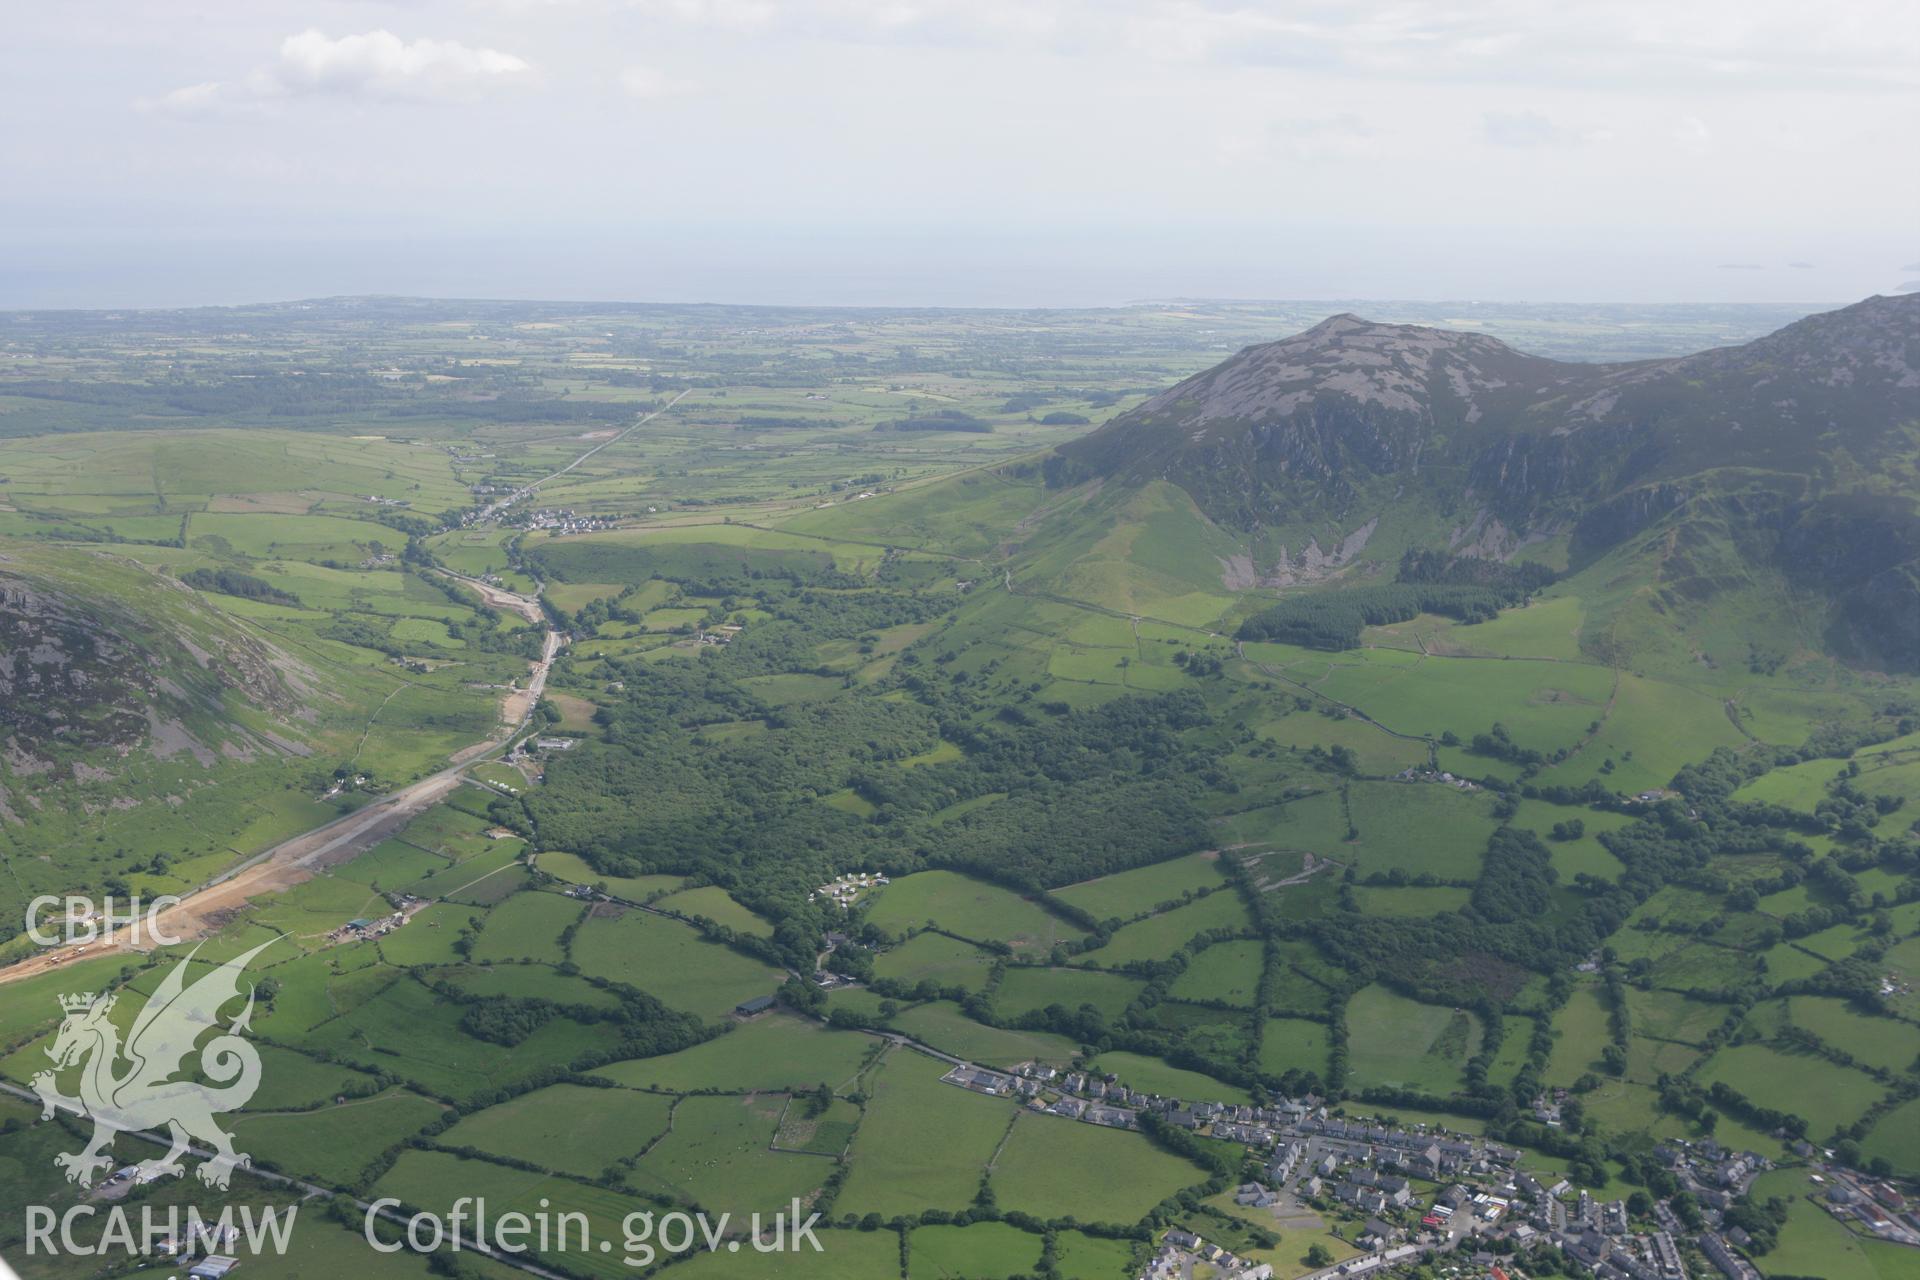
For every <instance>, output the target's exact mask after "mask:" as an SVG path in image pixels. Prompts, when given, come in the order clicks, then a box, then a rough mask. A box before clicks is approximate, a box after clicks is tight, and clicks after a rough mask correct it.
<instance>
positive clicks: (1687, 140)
mask: <svg viewBox="0 0 1920 1280" xmlns="http://www.w3.org/2000/svg"><path fill="white" fill-rule="evenodd" d="M1673 140H1674V141H1675V142H1677V143H1679V144H1680V145H1681V146H1683V147H1685V148H1687V149H1688V150H1689V151H1705V150H1706V149H1707V148H1708V147H1710V146H1712V145H1713V130H1712V129H1710V128H1708V127H1707V122H1706V121H1705V120H1702V119H1701V118H1700V117H1699V116H1682V117H1681V118H1680V119H1679V121H1677V122H1676V123H1675V124H1674V126H1673Z"/></svg>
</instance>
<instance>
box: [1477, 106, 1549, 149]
mask: <svg viewBox="0 0 1920 1280" xmlns="http://www.w3.org/2000/svg"><path fill="white" fill-rule="evenodd" d="M1480 132H1481V133H1482V134H1483V135H1484V136H1485V138H1486V140H1487V141H1488V142H1491V143H1492V144H1493V145H1494V146H1496V147H1551V146H1557V145H1559V144H1561V143H1564V142H1566V141H1567V140H1568V138H1569V135H1568V133H1567V131H1566V130H1565V129H1562V128H1561V127H1560V126H1559V125H1557V124H1555V123H1554V122H1553V121H1551V120H1549V119H1547V117H1545V116H1543V115H1541V114H1540V113H1539V112H1538V111H1489V112H1487V113H1486V114H1485V115H1484V116H1481V117H1480Z"/></svg>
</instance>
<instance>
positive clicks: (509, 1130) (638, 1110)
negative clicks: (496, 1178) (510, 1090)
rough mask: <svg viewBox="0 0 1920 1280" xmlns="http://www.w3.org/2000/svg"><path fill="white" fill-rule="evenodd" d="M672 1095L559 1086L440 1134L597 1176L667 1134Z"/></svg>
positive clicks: (442, 1140)
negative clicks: (616, 1162) (667, 1096)
mask: <svg viewBox="0 0 1920 1280" xmlns="http://www.w3.org/2000/svg"><path fill="white" fill-rule="evenodd" d="M671 1111H672V1104H671V1100H670V1099H668V1098H665V1097H662V1096H661V1095H659V1094H652V1093H635V1092H633V1091H631V1090H628V1089H587V1088H582V1087H581V1086H579V1085H574V1084H556V1085H552V1086H550V1087H548V1088H545V1089H539V1090H536V1091H534V1092H533V1093H527V1094H522V1095H521V1096H519V1097H518V1098H515V1099H513V1100H512V1101H510V1102H503V1103H500V1104H499V1105H497V1106H493V1107H488V1108H487V1109H486V1110H485V1111H481V1112H479V1113H477V1114H475V1115H470V1116H467V1117H465V1118H464V1119H462V1120H461V1121H460V1122H459V1123H458V1124H456V1125H454V1126H453V1127H452V1128H451V1129H448V1130H447V1131H446V1132H445V1133H443V1134H441V1135H440V1136H439V1137H438V1138H436V1139H435V1142H436V1143H437V1144H438V1145H440V1146H443V1147H472V1148H474V1149H475V1150H478V1151H484V1152H487V1153H489V1154H493V1155H500V1156H509V1157H517V1158H519V1159H523V1160H526V1159H531V1160H533V1161H534V1163H536V1164H541V1165H545V1166H546V1167H548V1168H550V1169H553V1170H554V1171H555V1172H557V1173H568V1174H572V1175H573V1176H574V1177H577V1178H589V1179H591V1178H597V1177H599V1176H600V1175H601V1174H602V1173H604V1172H605V1171H606V1170H607V1169H608V1168H609V1167H610V1166H612V1165H613V1163H614V1162H615V1161H617V1160H620V1159H622V1158H624V1157H628V1156H637V1155H639V1154H640V1153H641V1152H642V1151H644V1150H645V1149H646V1148H647V1145H648V1144H649V1143H651V1142H652V1141H653V1140H654V1139H656V1138H658V1137H659V1136H660V1135H661V1134H662V1133H665V1132H666V1129H667V1124H668V1120H669V1117H670V1114H671Z"/></svg>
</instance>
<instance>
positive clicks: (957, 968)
mask: <svg viewBox="0 0 1920 1280" xmlns="http://www.w3.org/2000/svg"><path fill="white" fill-rule="evenodd" d="M992 964H993V957H992V956H991V955H990V954H989V953H987V952H985V951H982V950H981V949H980V948H979V947H976V946H974V945H973V944H972V943H971V942H962V941H960V940H959V939H958V938H950V937H948V936H947V935H946V934H944V933H934V932H932V931H931V930H929V931H927V932H925V933H919V934H915V935H914V936H913V937H911V938H909V939H907V940H906V941H905V942H903V943H901V944H900V945H898V946H895V947H889V948H887V950H886V951H884V952H882V953H881V955H880V958H879V959H878V960H876V961H875V962H874V965H873V973H874V976H875V977H877V978H888V979H891V980H893V981H895V982H904V983H906V984H908V985H909V986H917V985H918V984H920V983H922V982H931V983H933V984H934V985H935V986H936V987H939V988H941V989H943V990H944V989H946V988H949V987H959V988H961V989H962V990H966V991H978V990H980V988H982V987H984V986H986V985H987V979H988V977H989V976H990V973H991V966H992Z"/></svg>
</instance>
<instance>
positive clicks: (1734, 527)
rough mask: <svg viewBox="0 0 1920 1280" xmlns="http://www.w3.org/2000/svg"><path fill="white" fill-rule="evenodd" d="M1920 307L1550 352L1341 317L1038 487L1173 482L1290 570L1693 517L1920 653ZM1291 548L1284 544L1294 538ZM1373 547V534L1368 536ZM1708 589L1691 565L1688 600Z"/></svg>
mask: <svg viewBox="0 0 1920 1280" xmlns="http://www.w3.org/2000/svg"><path fill="white" fill-rule="evenodd" d="M1917 459H1920V297H1913V296H1908V297H1895V298H1870V299H1868V300H1866V301H1864V302H1861V303H1859V304H1857V305H1855V306H1852V307H1848V308H1846V309H1844V310H1841V311H1836V312H1832V313H1829V314H1825V315H1819V316H1814V317H1810V318H1809V319H1806V320H1803V321H1800V322H1798V323H1796V324H1793V325H1789V326H1788V327H1787V328H1785V329H1782V330H1780V331H1779V332H1777V333H1774V334H1771V335H1769V336H1767V337H1765V338H1761V339H1759V340H1757V341H1754V342H1750V343H1747V344H1745V345H1743V346H1738V347H1729V348H1724V349H1720V350H1715V351H1708V352H1703V353H1701V354H1699V355H1694V356H1686V357H1682V358H1679V359H1671V360H1656V361H1643V362H1637V363H1632V364H1615V365H1591V364H1573V363H1567V362H1563V361H1555V360H1546V359H1542V358H1539V357H1536V356H1529V355H1526V354H1524V353H1522V352H1519V351H1515V350H1514V349H1512V348H1510V347H1508V346H1506V345H1504V344H1502V343H1500V342H1498V341H1495V340H1494V339H1492V338H1488V337H1485V336H1483V335H1479V334H1467V333H1449V332H1445V331H1442V330H1435V329H1425V328H1419V327H1416V326H1408V325H1381V324H1373V323H1369V322H1367V321H1365V320H1361V319H1359V318H1358V317H1355V316H1351V315H1341V316H1335V317H1333V318H1332V319H1330V320H1327V321H1325V322H1323V323H1322V324H1320V325H1317V326H1315V327H1314V328H1313V329H1310V330H1308V331H1307V332H1305V333H1302V334H1299V335H1297V336H1295V337H1292V338H1288V339H1285V340H1284V341H1281V342H1275V343H1270V344H1267V345H1263V346H1256V347H1249V348H1247V349H1246V350H1244V351H1241V352H1240V353H1239V354H1237V355H1235V356H1234V357H1233V358H1231V359H1230V360H1227V361H1226V362H1224V363H1222V364H1220V365H1218V366H1216V367H1215V368H1213V369H1210V370H1207V371H1206V372H1204V373H1201V374H1198V375H1195V376H1194V377H1192V378H1189V379H1187V380H1186V381H1184V382H1181V383H1179V384H1178V385H1176V386H1174V387H1172V388H1170V389H1169V390H1167V391H1165V392H1162V393H1161V394H1159V395H1157V396H1155V397H1153V398H1152V399H1149V400H1148V401H1146V402H1145V403H1143V404H1142V405H1140V406H1139V407H1138V408H1136V409H1134V410H1132V411H1131V412H1129V413H1126V414H1123V415H1121V416H1120V417H1118V418H1116V419H1114V420H1113V421H1112V422H1110V423H1108V424H1107V425H1106V426H1105V427H1103V428H1101V429H1100V430H1098V431H1095V432H1093V433H1091V434H1089V435H1087V436H1086V437H1084V438H1082V439H1080V440H1078V441H1075V442H1073V443H1071V444H1068V445H1065V446H1062V447H1061V448H1060V450H1059V451H1058V454H1057V456H1056V458H1055V459H1054V460H1053V461H1052V462H1051V463H1050V464H1049V468H1048V475H1049V479H1050V481H1051V482H1052V483H1054V484H1056V485H1063V484H1072V483H1077V482H1079V481H1082V480H1085V479H1087V478H1090V477H1098V478H1101V479H1112V480H1119V481H1121V482H1123V483H1127V484H1129V485H1133V486H1137V485H1145V484H1148V483H1151V482H1155V481H1171V482H1172V483H1174V484H1177V485H1179V486H1180V487H1182V488H1184V489H1185V490H1186V491H1187V492H1188V493H1189V494H1191V495H1192V496H1193V498H1194V500H1195V502H1196V503H1197V504H1198V505H1199V507H1200V508H1201V510H1203V511H1204V512H1205V513H1206V515H1207V516H1208V517H1210V518H1211V519H1212V520H1214V521H1216V522H1217V523H1219V524H1220V525H1222V526H1224V527H1226V528H1229V529H1233V530H1236V531H1238V532H1239V533H1241V534H1243V535H1245V536H1246V537H1247V538H1248V539H1249V545H1250V548H1251V549H1252V552H1253V555H1252V556H1251V557H1250V559H1251V561H1252V562H1253V563H1251V564H1249V565H1246V566H1242V567H1241V568H1239V569H1238V570H1230V575H1232V576H1237V577H1238V578H1239V579H1241V580H1242V582H1253V581H1260V582H1265V583H1267V584H1270V585H1288V584H1291V583H1293V582H1296V581H1301V580H1311V579H1314V578H1317V577H1325V576H1329V575H1330V574H1332V573H1334V572H1336V571H1339V570H1342V569H1347V568H1349V567H1351V566H1355V565H1359V564H1364V563H1365V562H1366V561H1367V560H1368V559H1370V558H1371V559H1376V560H1380V561H1381V562H1382V563H1384V562H1385V560H1386V559H1390V558H1392V557H1394V556H1397V555H1398V553H1399V551H1400V550H1401V549H1403V548H1405V547H1406V546H1409V545H1436V544H1440V543H1444V544H1445V545H1447V546H1449V547H1451V548H1452V549H1455V550H1466V551H1471V552H1473V553H1475V554H1478V555H1491V556H1497V557H1502V558H1506V557H1511V556H1513V555H1514V554H1516V553H1518V552H1520V551H1522V550H1523V549H1525V548H1527V547H1529V546H1533V545H1535V544H1547V545H1546V546H1544V547H1543V548H1542V551H1541V554H1546V555H1548V557H1549V558H1554V559H1560V558H1564V560H1565V562H1566V563H1567V564H1568V566H1569V567H1571V568H1573V569H1576V570H1577V569H1579V568H1581V567H1583V566H1585V565H1588V564H1593V563H1595V562H1597V561H1599V560H1600V559H1601V558H1602V557H1604V556H1606V555H1607V554H1608V553H1609V552H1610V551H1612V550H1613V549H1614V548H1616V547H1620V546H1622V545H1623V544H1624V543H1626V542H1627V541H1628V540H1629V539H1631V538H1634V537H1635V536H1636V535H1640V534H1642V533H1645V532H1647V531H1649V530H1652V529H1656V528H1659V527H1662V526H1675V527H1678V526H1681V525H1685V524H1686V523H1687V522H1689V521H1690V520H1692V519H1695V518H1697V517H1701V516H1702V515H1704V514H1705V513H1708V512H1711V513H1712V516H1713V519H1714V520H1715V521H1716V522H1717V523H1718V524H1719V525H1720V526H1723V536H1724V537H1725V538H1726V539H1728V540H1729V541H1730V543H1731V544H1732V546H1733V547H1735V548H1737V550H1738V553H1739V556H1740V558H1741V561H1742V563H1743V564H1744V565H1745V566H1746V567H1748V568H1750V569H1753V570H1756V571H1760V572H1763V573H1766V574H1769V575H1773V576H1775V577H1777V578H1779V579H1781V580H1782V581H1783V582H1784V583H1785V584H1786V585H1788V586H1792V587H1797V588H1801V589H1804V590H1806V591H1810V592H1814V593H1816V594H1817V595H1819V596H1820V597H1821V598H1823V599H1825V600H1826V601H1827V602H1828V603H1829V604H1830V605H1831V614H1832V616H1831V619H1830V622H1829V624H1828V625H1827V627H1826V640H1827V643H1828V644H1829V646H1830V647H1831V648H1832V650H1833V651H1834V652H1836V653H1839V654H1842V655H1844V656H1847V657H1851V658H1856V659H1860V660H1863V661H1867V662H1871V663H1880V664H1885V665H1889V666H1893V667H1897V668H1900V669H1909V670H1910V669H1914V668H1915V667H1916V666H1920V588H1916V582H1920V514H1916V510H1915V496H1916V494H1920V469H1917V468H1916V460H1917ZM1289 547H1291V548H1292V550H1289ZM1370 547H1371V550H1369V548H1370ZM1714 589H1715V588H1714V584H1713V582H1712V581H1711V580H1696V581H1695V582H1694V583H1693V590H1695V591H1696V592H1697V593H1700V594H1697V595H1696V596H1695V597H1694V598H1695V599H1696V600H1699V599H1705V598H1707V597H1710V596H1711V594H1712V592H1713V590H1714Z"/></svg>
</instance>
